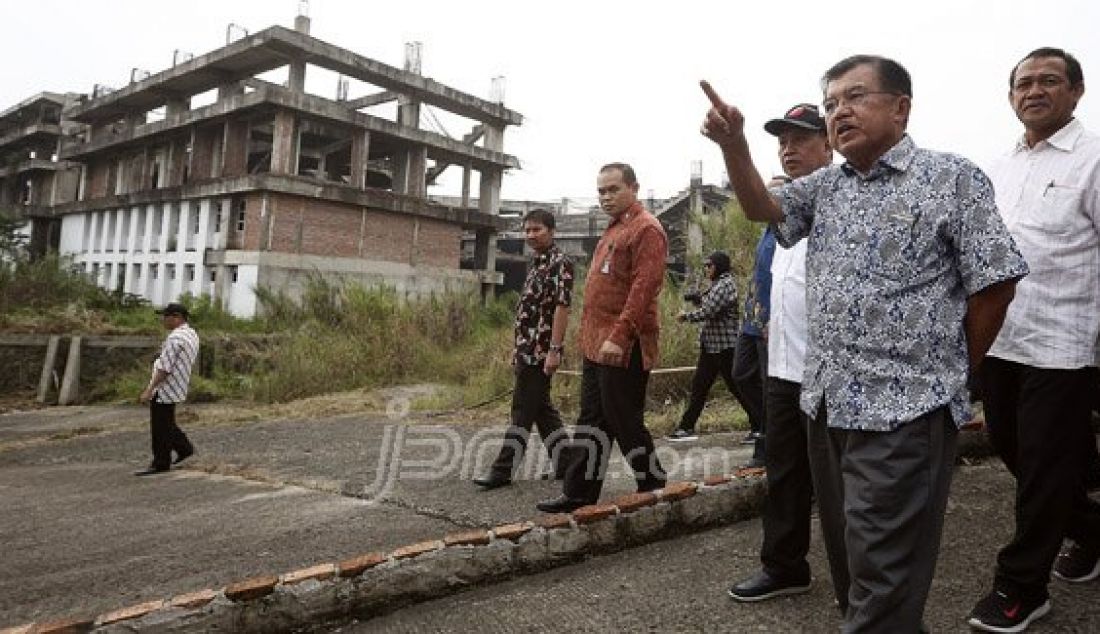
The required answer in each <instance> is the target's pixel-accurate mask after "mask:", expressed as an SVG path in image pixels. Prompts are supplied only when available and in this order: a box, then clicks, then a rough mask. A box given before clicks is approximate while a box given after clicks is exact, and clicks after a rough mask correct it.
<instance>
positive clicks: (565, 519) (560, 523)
mask: <svg viewBox="0 0 1100 634" xmlns="http://www.w3.org/2000/svg"><path fill="white" fill-rule="evenodd" d="M572 519H573V517H572V516H571V515H569V514H568V513H553V514H551V515H540V516H538V517H536V518H535V525H536V526H540V527H542V528H545V529H546V530H552V529H555V528H569V527H570V526H571V525H572Z"/></svg>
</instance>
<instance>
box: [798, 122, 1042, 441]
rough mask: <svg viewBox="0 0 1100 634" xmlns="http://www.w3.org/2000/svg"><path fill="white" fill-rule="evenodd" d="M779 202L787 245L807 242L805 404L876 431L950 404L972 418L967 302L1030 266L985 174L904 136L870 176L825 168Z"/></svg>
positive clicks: (843, 423)
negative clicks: (1020, 250)
mask: <svg viewBox="0 0 1100 634" xmlns="http://www.w3.org/2000/svg"><path fill="white" fill-rule="evenodd" d="M778 199H779V201H780V206H781V208H782V211H783V213H784V215H785V218H784V220H783V222H781V223H778V224H777V225H776V229H777V237H778V239H779V242H780V244H782V245H784V246H790V245H793V244H794V243H795V242H797V241H798V240H799V239H800V238H802V237H808V240H809V242H808V245H807V261H806V266H807V280H806V285H807V288H806V303H807V312H808V321H809V324H808V325H809V345H808V350H807V359H806V370H805V376H804V380H803V384H802V403H801V405H802V409H803V410H804V411H805V412H806V413H807V414H809V415H810V416H811V417H812V416H816V414H817V410H818V407H819V406H820V404H821V403H822V400H824V403H825V406H826V411H827V415H828V421H829V426H830V427H836V428H842V429H857V430H869V431H889V430H892V429H896V428H897V427H899V426H901V425H903V424H905V423H906V422H908V421H911V420H913V419H915V418H918V417H919V416H921V415H923V414H926V413H928V412H931V411H933V410H935V409H937V408H939V407H942V406H947V407H949V411H950V412H951V415H952V417H953V418H954V420H955V422H956V424H958V425H962V424H963V423H965V422H966V421H968V420H969V419H970V412H969V403H968V393H967V388H966V380H967V373H968V365H969V362H968V355H967V348H966V335H965V331H964V326H963V318H964V316H965V314H966V301H967V298H968V297H969V296H970V295H972V294H974V293H976V292H978V291H980V290H982V289H983V288H986V287H988V286H990V285H992V284H995V283H997V282H1001V281H1004V280H1010V279H1015V278H1019V277H1022V276H1024V275H1026V274H1027V271H1028V269H1027V264H1026V263H1025V262H1024V259H1023V257H1022V256H1021V255H1020V252H1019V250H1018V249H1017V248H1016V244H1015V243H1014V242H1013V240H1012V237H1011V236H1010V235H1009V233H1008V231H1007V230H1006V228H1005V226H1004V223H1003V222H1002V221H1001V218H1000V216H999V215H998V213H997V208H996V205H995V204H994V198H993V188H992V186H991V185H990V182H989V179H988V178H987V177H986V175H985V174H984V173H982V171H981V170H980V169H978V168H977V167H976V166H975V165H973V164H972V163H970V162H969V161H967V160H966V159H963V158H961V157H958V156H953V155H950V154H943V153H939V152H933V151H930V150H925V149H921V148H918V147H917V146H916V145H915V144H914V143H913V141H912V140H911V139H910V138H909V137H908V136H906V137H904V138H903V139H902V140H901V141H899V142H898V144H897V145H895V146H894V147H893V148H891V149H890V150H889V151H888V152H886V153H885V154H884V155H883V156H882V157H880V158H879V160H878V161H877V162H876V163H875V165H874V166H873V167H872V168H871V170H870V171H869V172H868V173H867V174H865V175H861V174H859V173H858V172H857V171H856V170H855V169H854V168H852V167H851V166H850V165H848V164H844V165H840V166H832V167H828V168H824V169H821V170H818V171H816V172H814V173H813V174H811V175H809V176H806V177H804V178H800V179H797V180H795V181H793V182H791V183H790V184H787V185H785V186H784V187H783V188H782V189H780V190H779V192H778Z"/></svg>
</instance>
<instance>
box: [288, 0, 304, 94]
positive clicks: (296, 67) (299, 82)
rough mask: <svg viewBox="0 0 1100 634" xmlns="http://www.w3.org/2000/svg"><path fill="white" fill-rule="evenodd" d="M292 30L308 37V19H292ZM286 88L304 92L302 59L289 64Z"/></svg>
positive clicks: (301, 16)
mask: <svg viewBox="0 0 1100 634" xmlns="http://www.w3.org/2000/svg"><path fill="white" fill-rule="evenodd" d="M294 30H295V31H297V32H299V33H303V34H305V35H309V17H307V16H304V15H299V16H297V17H295V18H294ZM287 88H289V89H291V90H293V91H294V92H305V90H306V62H305V60H303V59H295V60H294V61H292V62H290V73H289V74H288V76H287Z"/></svg>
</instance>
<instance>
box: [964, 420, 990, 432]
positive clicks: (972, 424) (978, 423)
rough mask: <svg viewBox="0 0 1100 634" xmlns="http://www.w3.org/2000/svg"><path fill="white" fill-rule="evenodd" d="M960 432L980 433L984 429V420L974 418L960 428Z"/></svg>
mask: <svg viewBox="0 0 1100 634" xmlns="http://www.w3.org/2000/svg"><path fill="white" fill-rule="evenodd" d="M959 429H961V430H962V431H982V430H983V429H985V419H982V418H974V419H971V420H970V421H968V422H967V423H965V424H964V425H963V426H962V427H960V428H959Z"/></svg>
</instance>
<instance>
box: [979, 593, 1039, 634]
mask: <svg viewBox="0 0 1100 634" xmlns="http://www.w3.org/2000/svg"><path fill="white" fill-rule="evenodd" d="M1047 612H1050V596H1049V595H1048V594H1047V593H1046V592H1043V593H1042V594H1041V595H1032V596H1027V595H1024V594H1017V593H1009V592H1006V591H1004V590H994V591H993V592H990V593H989V594H987V595H986V596H985V598H984V599H982V600H981V601H978V603H977V604H976V605H975V606H974V609H973V610H971V611H970V618H969V619H967V623H968V624H969V625H970V627H972V628H974V629H978V630H982V631H984V632H1009V633H1011V632H1023V631H1024V630H1026V629H1027V627H1028V626H1029V625H1031V624H1032V622H1034V621H1037V620H1038V619H1040V618H1042V617H1043V616H1045V615H1046V613H1047Z"/></svg>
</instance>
